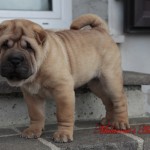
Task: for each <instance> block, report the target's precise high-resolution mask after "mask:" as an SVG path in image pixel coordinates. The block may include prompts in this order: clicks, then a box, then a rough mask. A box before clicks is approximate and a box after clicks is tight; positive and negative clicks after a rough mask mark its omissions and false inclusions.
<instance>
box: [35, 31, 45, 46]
mask: <svg viewBox="0 0 150 150" xmlns="http://www.w3.org/2000/svg"><path fill="white" fill-rule="evenodd" d="M34 34H35V39H36V40H37V42H38V44H39V45H42V46H43V45H44V43H45V41H46V36H47V34H46V31H44V30H35V31H34Z"/></svg>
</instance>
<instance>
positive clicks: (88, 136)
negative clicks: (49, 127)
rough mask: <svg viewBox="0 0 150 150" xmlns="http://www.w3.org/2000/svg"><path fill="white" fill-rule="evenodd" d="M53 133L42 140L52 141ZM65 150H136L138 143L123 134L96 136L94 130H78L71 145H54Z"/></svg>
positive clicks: (47, 134)
mask: <svg viewBox="0 0 150 150" xmlns="http://www.w3.org/2000/svg"><path fill="white" fill-rule="evenodd" d="M51 137H52V133H51V132H50V133H45V134H44V135H43V136H42V138H44V139H46V140H47V141H50V142H52V140H51ZM53 144H55V145H56V146H57V147H60V148H61V149H64V150H92V149H93V150H136V149H137V147H138V143H137V141H136V140H134V139H131V138H129V137H127V136H125V135H122V134H96V133H95V130H94V129H90V130H89V129H85V130H76V131H75V132H74V141H73V142H71V143H62V144H60V143H53Z"/></svg>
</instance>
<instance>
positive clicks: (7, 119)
mask: <svg viewBox="0 0 150 150" xmlns="http://www.w3.org/2000/svg"><path fill="white" fill-rule="evenodd" d="M137 77H138V78H139V79H140V80H137ZM149 77H150V75H148V74H139V73H135V72H124V80H125V92H126V95H127V98H128V112H129V117H142V116H147V111H146V110H145V105H146V104H147V102H146V100H145V96H146V95H145V93H143V92H142V91H141V84H143V83H144V84H149V82H146V81H145V80H144V79H145V78H147V81H149V79H148V78H149ZM135 80H136V82H134V81H135ZM45 112H46V122H47V123H55V122H56V105H55V101H53V100H47V102H46V111H45ZM104 115H105V108H104V105H103V104H102V102H101V100H100V99H98V98H97V97H96V96H95V95H93V94H92V93H91V92H90V91H89V89H88V88H87V87H86V86H85V87H82V88H80V89H77V90H76V112H75V118H76V120H100V119H101V118H102V117H104ZM28 122H29V117H28V113H27V106H26V104H25V102H24V100H23V97H22V93H21V92H20V89H19V88H12V87H10V86H9V85H8V84H7V83H6V81H4V80H0V127H2V126H8V125H13V124H17V125H19V124H26V123H28Z"/></svg>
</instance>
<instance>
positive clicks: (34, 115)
mask: <svg viewBox="0 0 150 150" xmlns="http://www.w3.org/2000/svg"><path fill="white" fill-rule="evenodd" d="M23 95H24V99H25V101H26V103H27V107H28V113H29V117H30V126H29V127H28V128H27V129H25V130H24V131H23V132H22V134H21V136H22V137H25V138H38V137H40V136H41V134H42V130H43V129H44V123H45V116H44V115H45V114H44V103H45V101H44V100H43V99H41V98H39V97H37V96H33V95H30V94H29V93H27V92H26V91H23Z"/></svg>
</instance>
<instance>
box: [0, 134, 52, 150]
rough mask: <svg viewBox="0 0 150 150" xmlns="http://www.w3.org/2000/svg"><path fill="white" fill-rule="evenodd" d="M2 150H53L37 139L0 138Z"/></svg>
mask: <svg viewBox="0 0 150 150" xmlns="http://www.w3.org/2000/svg"><path fill="white" fill-rule="evenodd" d="M0 150H51V148H49V147H47V146H45V145H44V144H42V143H41V142H39V141H38V140H35V139H30V140H29V139H23V138H20V137H19V136H10V137H1V138H0Z"/></svg>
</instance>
